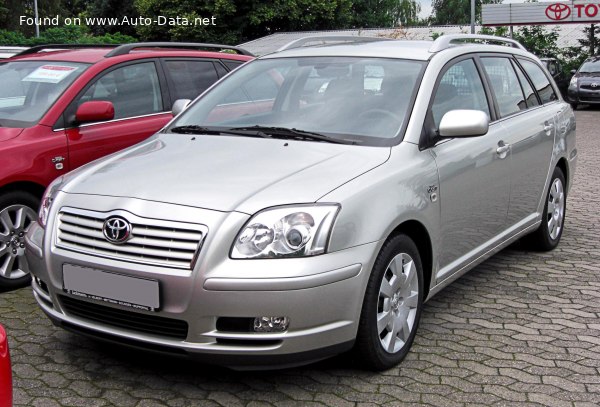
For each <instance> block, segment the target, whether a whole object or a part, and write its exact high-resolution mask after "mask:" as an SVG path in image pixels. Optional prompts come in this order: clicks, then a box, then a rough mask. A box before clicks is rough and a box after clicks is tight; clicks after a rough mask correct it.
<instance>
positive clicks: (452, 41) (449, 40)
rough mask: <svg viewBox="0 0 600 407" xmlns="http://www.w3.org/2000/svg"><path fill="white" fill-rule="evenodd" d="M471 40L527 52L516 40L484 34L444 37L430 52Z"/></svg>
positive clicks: (434, 43)
mask: <svg viewBox="0 0 600 407" xmlns="http://www.w3.org/2000/svg"><path fill="white" fill-rule="evenodd" d="M469 40H483V41H493V42H502V43H504V44H505V45H510V46H511V47H513V48H518V49H522V50H524V51H527V50H526V49H525V47H524V46H523V45H521V43H519V42H518V41H516V40H513V39H510V38H504V37H498V36H495V35H483V34H450V35H442V36H440V37H438V38H437V39H436V40H435V41H434V42H433V45H432V46H431V48H429V52H431V53H433V52H439V51H442V50H444V49H446V48H450V47H451V46H452V45H456V42H463V43H464V42H467V41H469Z"/></svg>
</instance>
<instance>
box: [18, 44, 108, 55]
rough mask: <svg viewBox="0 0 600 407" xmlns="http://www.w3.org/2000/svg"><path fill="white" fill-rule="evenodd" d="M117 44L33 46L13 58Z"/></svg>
mask: <svg viewBox="0 0 600 407" xmlns="http://www.w3.org/2000/svg"><path fill="white" fill-rule="evenodd" d="M118 45H119V44H45V45H34V46H33V47H31V48H27V49H26V50H23V51H21V52H19V53H18V54H15V55H14V56H21V55H29V54H37V53H38V52H43V51H51V50H57V51H58V50H61V49H77V48H114V47H117V46H118Z"/></svg>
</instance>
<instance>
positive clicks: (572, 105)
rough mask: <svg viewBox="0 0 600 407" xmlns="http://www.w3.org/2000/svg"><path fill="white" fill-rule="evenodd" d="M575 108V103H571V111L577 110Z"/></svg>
mask: <svg viewBox="0 0 600 407" xmlns="http://www.w3.org/2000/svg"><path fill="white" fill-rule="evenodd" d="M577 106H579V105H578V104H577V103H571V107H572V108H573V110H577Z"/></svg>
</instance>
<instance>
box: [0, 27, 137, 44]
mask: <svg viewBox="0 0 600 407" xmlns="http://www.w3.org/2000/svg"><path fill="white" fill-rule="evenodd" d="M135 41H136V39H135V38H134V37H131V36H128V35H124V34H121V33H115V34H105V35H101V36H94V35H92V34H91V32H90V30H89V29H88V28H87V27H85V26H63V27H52V28H48V29H47V30H45V31H42V32H41V33H40V36H39V38H36V37H26V36H24V35H23V34H21V33H18V32H15V31H7V30H0V44H3V45H24V46H28V45H29V46H32V45H41V44H124V43H127V42H135Z"/></svg>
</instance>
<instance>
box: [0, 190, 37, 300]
mask: <svg viewBox="0 0 600 407" xmlns="http://www.w3.org/2000/svg"><path fill="white" fill-rule="evenodd" d="M38 206H39V200H38V199H37V198H36V197H35V196H33V195H32V194H30V193H27V192H21V191H12V192H8V193H5V194H3V195H2V196H0V290H1V289H13V288H18V287H23V286H25V285H27V284H29V281H30V279H31V277H30V276H29V266H28V265H27V259H26V258H25V233H27V229H28V228H29V225H31V223H32V222H35V220H36V219H37V213H36V209H37V208H38Z"/></svg>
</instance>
